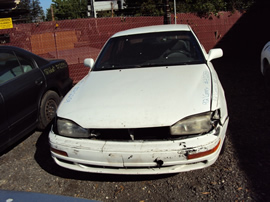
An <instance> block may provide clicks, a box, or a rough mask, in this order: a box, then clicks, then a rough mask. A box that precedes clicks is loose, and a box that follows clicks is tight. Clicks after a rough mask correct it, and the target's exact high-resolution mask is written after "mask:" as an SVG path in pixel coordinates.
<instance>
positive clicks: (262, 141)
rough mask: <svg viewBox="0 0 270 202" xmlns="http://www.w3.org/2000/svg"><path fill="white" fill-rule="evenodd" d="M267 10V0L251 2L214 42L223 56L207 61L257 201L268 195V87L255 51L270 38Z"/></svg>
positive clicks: (236, 147) (242, 164) (269, 177)
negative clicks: (214, 73) (213, 71)
mask: <svg viewBox="0 0 270 202" xmlns="http://www.w3.org/2000/svg"><path fill="white" fill-rule="evenodd" d="M269 9H270V2H268V1H265V2H260V3H255V5H254V6H253V7H252V8H251V10H250V11H248V12H247V13H245V14H244V15H243V16H242V17H241V18H240V19H239V20H238V22H237V23H236V24H235V25H234V26H233V27H232V29H230V31H229V32H228V33H227V34H226V35H225V36H224V37H223V38H222V39H221V41H220V42H219V43H218V44H217V45H216V47H220V48H222V49H223V51H224V57H223V58H221V59H218V60H216V61H214V62H213V63H214V66H215V68H216V71H217V73H218V75H219V78H220V80H221V83H222V85H223V88H224V90H225V94H226V99H227V104H228V110H229V116H230V121H229V130H230V134H229V135H230V136H231V137H230V139H231V140H232V143H233V147H234V149H235V151H236V154H235V155H237V157H238V161H239V166H240V168H241V169H242V170H243V171H244V172H245V173H246V176H247V178H248V182H249V185H250V187H252V190H250V191H252V192H254V193H255V194H256V199H257V200H259V201H261V200H262V201H264V200H265V201H267V200H269V199H270V196H269V194H268V192H269V189H270V175H269V174H268V173H269V170H270V161H269V156H270V155H269V154H270V147H269V145H270V124H269V123H270V116H269V114H270V92H269V91H267V89H266V87H265V85H264V78H263V76H262V74H261V72H260V54H261V51H262V48H263V46H264V45H265V44H266V43H267V42H268V41H270V30H269V28H268V27H267V24H268V19H269V17H268V12H269Z"/></svg>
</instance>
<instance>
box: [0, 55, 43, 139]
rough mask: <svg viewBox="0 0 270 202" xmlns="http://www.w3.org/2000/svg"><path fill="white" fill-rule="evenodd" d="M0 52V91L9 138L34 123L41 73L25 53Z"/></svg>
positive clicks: (20, 133) (12, 137)
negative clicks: (0, 61) (0, 66)
mask: <svg viewBox="0 0 270 202" xmlns="http://www.w3.org/2000/svg"><path fill="white" fill-rule="evenodd" d="M0 55H1V57H0V59H1V58H5V61H4V62H2V65H3V66H2V70H1V73H0V92H1V94H2V97H3V101H4V103H5V111H6V114H7V121H8V127H9V133H10V137H9V139H10V140H12V139H15V138H16V137H18V136H19V135H22V134H25V133H27V132H30V130H32V129H33V128H34V127H35V125H36V123H37V119H38V105H39V99H40V96H41V94H42V92H43V90H44V88H45V77H44V75H43V73H42V72H41V71H40V69H39V68H38V67H37V64H36V63H35V61H34V60H33V59H32V58H29V57H28V55H24V54H23V53H19V52H14V51H4V50H0Z"/></svg>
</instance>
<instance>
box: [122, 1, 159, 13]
mask: <svg viewBox="0 0 270 202" xmlns="http://www.w3.org/2000/svg"><path fill="white" fill-rule="evenodd" d="M125 2H126V5H127V9H125V11H124V12H125V15H135V16H141V15H151V16H160V15H163V14H164V12H163V5H164V4H163V0H157V1H154V0H146V1H145V0H138V1H133V0H126V1H125Z"/></svg>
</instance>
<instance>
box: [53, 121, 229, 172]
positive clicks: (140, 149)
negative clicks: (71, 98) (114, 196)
mask: <svg viewBox="0 0 270 202" xmlns="http://www.w3.org/2000/svg"><path fill="white" fill-rule="evenodd" d="M227 126H228V120H227V121H226V122H225V123H224V125H223V126H218V127H217V128H216V129H215V130H212V131H211V132H210V133H208V134H205V135H200V136H196V137H190V138H185V139H181V140H162V141H101V140H90V139H75V138H67V137H62V136H59V135H57V134H54V132H53V131H51V132H50V134H49V141H50V145H51V154H52V157H53V159H54V161H55V162H56V163H57V164H58V165H60V166H62V167H65V168H68V169H72V170H77V171H83V172H91V173H106V174H131V175H138V174H139V175H149V174H168V173H179V172H185V171H190V170H196V169H201V168H205V167H208V166H210V165H212V164H213V163H214V162H215V161H216V160H217V158H218V156H219V153H220V150H221V148H222V145H223V142H224V140H225V135H226V130H227Z"/></svg>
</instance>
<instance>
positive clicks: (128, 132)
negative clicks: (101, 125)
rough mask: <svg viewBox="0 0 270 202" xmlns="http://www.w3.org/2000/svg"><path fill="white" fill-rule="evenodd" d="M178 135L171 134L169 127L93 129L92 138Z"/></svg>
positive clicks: (165, 136)
mask: <svg viewBox="0 0 270 202" xmlns="http://www.w3.org/2000/svg"><path fill="white" fill-rule="evenodd" d="M176 137H177V136H171V135H170V128H169V127H156V128H139V129H93V130H91V138H92V139H93V138H94V139H98V140H112V141H113V140H117V141H121V140H123V141H126V140H164V139H171V138H176Z"/></svg>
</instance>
